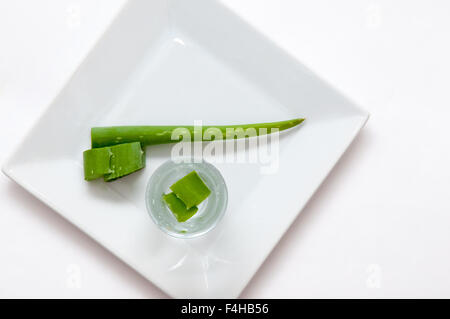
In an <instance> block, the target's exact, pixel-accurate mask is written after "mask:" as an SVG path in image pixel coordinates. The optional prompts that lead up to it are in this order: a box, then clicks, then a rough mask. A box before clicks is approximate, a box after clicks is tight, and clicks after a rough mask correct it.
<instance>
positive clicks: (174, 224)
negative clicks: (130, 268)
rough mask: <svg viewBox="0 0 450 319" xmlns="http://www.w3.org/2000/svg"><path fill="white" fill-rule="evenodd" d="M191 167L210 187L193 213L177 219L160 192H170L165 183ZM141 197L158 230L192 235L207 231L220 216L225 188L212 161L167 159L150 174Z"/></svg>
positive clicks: (190, 170)
mask: <svg viewBox="0 0 450 319" xmlns="http://www.w3.org/2000/svg"><path fill="white" fill-rule="evenodd" d="M194 170H195V171H196V172H197V173H198V175H199V176H200V177H201V179H202V180H203V181H204V182H205V184H206V185H207V186H208V188H209V189H210V190H211V194H210V195H209V196H208V198H207V199H206V200H204V201H203V202H202V203H201V204H200V205H199V206H198V211H197V213H196V214H195V215H194V216H193V217H191V218H190V219H188V220H187V221H185V222H183V223H180V222H178V221H177V220H176V218H175V216H174V215H173V214H172V212H171V211H170V209H169V208H168V207H167V205H166V204H165V203H164V201H163V199H162V196H163V194H167V193H169V192H170V189H169V187H170V186H171V185H172V184H173V183H175V182H176V181H178V180H179V179H181V178H182V177H184V176H186V175H187V174H189V173H190V172H192V171H194ZM145 201H146V206H147V211H148V213H149V215H150V217H151V218H152V219H153V221H154V222H155V224H156V225H158V227H159V228H160V229H161V230H162V231H164V232H165V233H167V234H168V235H170V236H173V237H177V238H193V237H198V236H201V235H203V234H205V233H207V232H208V231H210V230H211V229H213V228H214V227H215V226H216V225H217V223H218V222H219V221H220V220H221V219H222V217H223V215H224V213H225V210H226V208H227V203H228V191H227V187H226V185H225V181H224V179H223V177H222V175H221V174H220V172H219V171H218V170H217V168H215V167H214V166H213V165H211V164H209V163H207V162H205V161H201V162H200V163H196V162H194V161H193V160H189V161H186V160H183V161H180V162H178V161H177V162H174V161H172V160H168V161H167V162H165V163H164V164H162V165H161V166H160V167H158V169H157V170H156V171H155V172H154V173H153V175H152V176H151V177H150V180H149V181H148V184H147V190H146V193H145Z"/></svg>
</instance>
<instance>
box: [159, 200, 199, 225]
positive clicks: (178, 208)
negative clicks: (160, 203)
mask: <svg viewBox="0 0 450 319" xmlns="http://www.w3.org/2000/svg"><path fill="white" fill-rule="evenodd" d="M163 200H164V202H165V203H166V204H167V207H169V209H170V210H171V211H172V213H173V215H174V216H175V218H176V219H177V220H178V222H180V223H183V222H185V221H187V220H188V219H189V218H191V217H192V216H194V215H195V213H196V212H197V211H198V208H197V207H196V206H194V207H191V208H189V209H187V208H186V205H185V204H184V203H183V201H182V200H181V199H179V198H178V197H177V196H176V195H175V194H174V193H170V194H166V195H163Z"/></svg>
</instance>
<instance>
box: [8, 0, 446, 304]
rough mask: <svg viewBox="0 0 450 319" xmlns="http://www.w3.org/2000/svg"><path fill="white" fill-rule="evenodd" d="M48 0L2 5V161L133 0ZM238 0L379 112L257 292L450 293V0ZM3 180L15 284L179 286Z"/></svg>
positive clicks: (88, 289) (22, 289)
mask: <svg viewBox="0 0 450 319" xmlns="http://www.w3.org/2000/svg"><path fill="white" fill-rule="evenodd" d="M47 2H48V4H47V6H46V2H44V1H40V2H39V4H37V3H36V4H34V2H32V1H14V2H13V1H8V2H1V3H0V9H1V10H0V15H1V19H0V21H1V22H0V25H1V28H0V33H1V37H2V43H1V50H0V58H1V60H0V120H1V128H0V129H1V130H2V131H1V132H2V134H1V136H2V137H3V139H2V153H1V154H0V156H1V158H0V160H3V159H4V156H5V155H6V154H7V153H8V152H9V151H10V150H12V147H13V145H15V144H16V142H17V141H18V140H19V139H20V138H21V137H22V136H23V134H24V132H26V130H27V129H28V128H29V127H30V125H31V123H32V122H33V121H34V120H35V119H36V117H37V115H38V114H39V113H40V111H41V110H42V109H43V108H44V107H45V106H46V105H47V104H48V102H49V101H50V100H51V99H52V97H53V95H54V94H55V93H56V92H57V91H58V89H59V87H57V85H58V83H61V80H64V79H65V78H66V77H67V76H68V75H69V73H70V72H71V71H72V70H73V68H74V67H75V66H76V64H77V62H79V61H80V59H81V57H82V56H83V54H84V53H85V52H86V51H87V50H88V49H89V47H90V45H91V44H92V43H93V42H94V41H95V39H96V37H97V36H98V35H99V34H100V32H101V31H102V30H103V29H104V28H105V26H106V24H107V22H108V21H109V19H110V18H111V17H112V15H113V14H114V12H115V11H116V10H117V9H118V6H119V5H120V3H121V2H116V1H114V2H113V1H110V0H109V1H79V2H66V1H47ZM226 3H227V4H229V5H231V6H232V7H233V8H234V9H235V10H236V11H238V12H239V13H240V14H242V15H243V16H244V17H246V18H247V19H248V20H249V21H250V22H252V24H253V25H255V26H256V27H257V28H258V29H260V30H262V31H264V32H265V33H266V34H268V35H269V37H271V38H272V39H274V40H275V41H276V42H277V43H278V44H280V45H281V46H283V47H284V48H285V49H287V50H288V51H290V52H291V53H292V54H293V55H295V56H296V57H297V58H298V59H300V60H301V61H302V62H304V63H305V64H307V65H308V66H310V67H311V68H312V69H313V70H314V71H316V72H318V73H319V74H320V75H322V76H323V77H324V78H326V79H327V80H328V81H329V82H331V83H332V84H333V85H335V86H337V87H338V88H340V89H341V90H342V91H344V92H345V93H346V94H347V95H348V96H350V97H352V98H353V99H354V100H356V101H357V102H358V103H359V104H361V105H363V106H364V107H365V108H366V109H368V110H369V111H370V112H371V114H372V117H371V120H370V121H369V123H368V126H367V127H366V128H365V129H364V130H363V132H362V134H361V135H360V136H359V137H358V138H357V140H356V141H355V142H354V144H353V145H352V147H351V148H350V150H349V151H348V152H347V153H346V154H345V155H344V157H343V158H342V160H341V162H340V163H339V164H338V166H337V167H336V169H335V170H334V171H333V172H332V174H331V175H330V177H329V178H328V179H327V180H326V182H325V184H324V185H323V186H322V187H321V189H319V191H318V193H316V195H315V196H314V198H313V199H312V201H311V202H310V203H309V205H308V206H307V208H306V209H305V210H304V211H303V213H302V215H301V216H300V217H299V218H298V219H297V221H296V222H295V223H294V225H293V226H292V227H291V229H290V231H289V233H288V234H287V235H286V236H285V237H284V238H283V239H282V241H281V242H280V244H279V245H278V247H277V248H276V249H275V250H274V253H273V254H271V256H269V258H268V260H267V261H266V263H265V264H264V265H263V267H262V268H261V269H260V271H259V272H258V273H257V275H256V276H255V277H254V279H253V280H252V281H251V283H250V285H249V286H248V287H247V288H246V289H245V290H244V293H243V294H242V296H243V297H330V296H331V297H348V296H354V297H378V296H383V297H391V296H402V297H418V296H430V297H431V296H432V297H444V296H446V297H449V295H450V274H449V273H448V269H449V266H450V253H449V250H448V244H449V242H450V233H449V232H448V229H449V226H450V216H449V215H448V213H449V212H450V200H449V198H448V192H449V189H450V172H449V168H448V167H447V166H448V165H447V163H448V162H450V161H449V160H450V150H449V148H448V147H446V146H447V145H448V137H447V136H449V135H450V128H449V126H448V125H446V122H447V118H448V115H449V111H448V104H449V102H450V98H449V97H448V94H447V92H446V91H445V90H446V86H447V85H446V83H447V82H448V81H447V80H448V79H447V77H448V72H449V71H450V62H449V61H448V56H449V53H450V52H449V51H450V48H449V45H448V42H447V41H444V39H445V38H446V35H447V32H448V29H449V27H450V22H448V20H447V15H448V12H449V5H448V3H446V2H444V1H441V2H434V3H433V4H428V3H427V2H425V1H420V2H413V1H396V2H395V3H392V2H390V1H378V2H373V1H370V2H369V1H344V2H342V1H341V2H339V3H335V2H333V1H315V2H307V3H306V2H298V1H287V0H285V1H264V4H262V3H263V1H256V0H251V1H250V0H248V1H245V2H243V1H237V0H236V1H235V0H227V1H226ZM68 7H70V8H71V10H69V11H67V9H68ZM74 7H75V8H79V9H80V10H79V11H80V14H81V19H80V24H77V23H76V20H77V19H76V18H74V15H75V16H76V14H74V11H75V12H76V11H77V10H73V9H74ZM446 81H447V82H446ZM5 136H6V137H7V138H6V139H5V138H4V137H5ZM0 180H1V193H0V196H1V209H0V218H1V221H0V240H1V243H2V244H1V245H2V246H1V249H0V260H1V265H0V269H1V272H0V294H1V296H43V297H45V296H61V297H64V296H75V297H77V296H85V297H92V296H105V297H108V296H113V297H163V296H164V294H163V293H161V292H160V291H159V290H158V289H157V288H155V287H154V286H152V285H151V284H149V283H148V282H146V281H145V280H143V278H142V277H140V276H138V275H136V274H135V272H134V271H132V270H131V269H129V268H128V267H127V266H125V265H123V263H121V262H120V261H118V260H117V259H116V258H114V257H112V256H111V255H110V254H109V253H107V252H106V251H104V250H103V249H102V248H101V247H99V246H98V245H97V244H95V243H94V242H93V241H92V240H90V239H89V238H87V237H86V236H84V235H82V234H80V233H79V231H77V230H76V229H74V227H72V226H70V225H69V224H68V223H67V222H65V221H63V220H62V219H61V218H60V217H58V216H57V215H56V214H55V213H54V212H52V211H51V210H50V209H48V208H46V207H45V206H44V205H43V204H41V203H40V202H38V201H37V200H35V199H34V198H32V197H31V195H28V194H27V193H26V192H25V191H23V190H22V189H20V187H18V186H16V185H14V184H13V183H12V182H10V181H9V180H8V179H7V178H6V177H4V176H1V177H0Z"/></svg>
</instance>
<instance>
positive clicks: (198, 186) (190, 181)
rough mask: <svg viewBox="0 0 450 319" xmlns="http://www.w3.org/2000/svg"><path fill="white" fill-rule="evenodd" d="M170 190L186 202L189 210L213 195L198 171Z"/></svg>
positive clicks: (175, 184)
mask: <svg viewBox="0 0 450 319" xmlns="http://www.w3.org/2000/svg"><path fill="white" fill-rule="evenodd" d="M170 189H171V190H172V191H173V192H174V193H175V195H176V196H177V197H178V198H179V199H181V200H182V201H183V202H184V204H185V205H186V208H187V209H189V208H191V207H194V206H197V205H199V204H200V203H201V202H203V201H204V200H205V199H206V198H207V197H208V196H209V194H211V190H210V189H209V188H208V186H206V184H205V183H204V182H203V181H202V179H201V178H200V176H198V174H197V172H196V171H192V172H190V173H189V174H187V175H186V176H185V177H183V178H182V179H180V180H179V181H177V182H176V183H174V184H173V185H172V186H170Z"/></svg>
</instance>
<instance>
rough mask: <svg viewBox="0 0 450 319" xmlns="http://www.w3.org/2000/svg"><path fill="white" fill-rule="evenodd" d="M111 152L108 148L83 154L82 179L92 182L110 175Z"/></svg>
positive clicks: (95, 149) (96, 149)
mask: <svg viewBox="0 0 450 319" xmlns="http://www.w3.org/2000/svg"><path fill="white" fill-rule="evenodd" d="M111 156H112V152H111V150H110V148H109V147H104V148H94V149H92V150H87V151H84V152H83V162H84V179H85V180H87V181H92V180H94V179H97V178H100V177H103V176H104V175H106V174H111V173H112V172H113V171H112V169H111V167H110V161H111Z"/></svg>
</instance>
